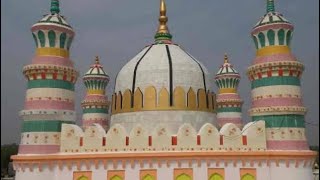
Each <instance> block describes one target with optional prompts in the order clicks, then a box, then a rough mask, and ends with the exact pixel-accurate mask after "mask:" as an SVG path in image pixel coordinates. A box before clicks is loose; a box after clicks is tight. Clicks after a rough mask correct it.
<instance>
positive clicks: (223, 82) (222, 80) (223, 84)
mask: <svg viewBox="0 0 320 180" xmlns="http://www.w3.org/2000/svg"><path fill="white" fill-rule="evenodd" d="M221 82H222V88H226V82H225V80H224V79H221Z"/></svg>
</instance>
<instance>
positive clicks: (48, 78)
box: [19, 0, 78, 154]
mask: <svg viewBox="0 0 320 180" xmlns="http://www.w3.org/2000/svg"><path fill="white" fill-rule="evenodd" d="M50 10H51V12H50V13H49V14H47V15H45V16H44V17H43V18H42V19H41V20H40V21H38V22H37V23H36V24H34V25H33V26H32V28H31V31H32V35H33V38H34V40H35V43H36V52H35V56H34V58H33V59H32V64H30V65H27V66H25V67H24V68H23V74H24V75H25V77H26V78H27V80H28V83H27V86H28V87H27V88H28V89H27V92H26V98H25V106H24V110H22V111H21V112H20V116H21V118H22V120H23V125H22V130H21V131H22V132H21V143H20V146H19V154H49V153H57V152H59V150H60V131H61V124H62V123H70V124H74V123H75V111H74V105H75V104H74V84H75V82H76V80H77V76H78V73H77V72H76V70H75V69H74V67H73V62H72V61H71V60H70V59H69V49H70V46H71V42H72V39H73V37H74V31H73V29H72V27H71V26H70V25H69V24H68V23H67V22H66V20H65V17H63V16H62V15H60V14H59V13H60V9H59V1H58V0H52V1H51V9H50Z"/></svg>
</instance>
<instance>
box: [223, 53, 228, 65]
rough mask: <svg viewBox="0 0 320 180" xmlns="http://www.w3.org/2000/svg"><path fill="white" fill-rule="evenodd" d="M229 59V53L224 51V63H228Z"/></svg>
mask: <svg viewBox="0 0 320 180" xmlns="http://www.w3.org/2000/svg"><path fill="white" fill-rule="evenodd" d="M228 62H229V59H228V55H227V53H224V63H228Z"/></svg>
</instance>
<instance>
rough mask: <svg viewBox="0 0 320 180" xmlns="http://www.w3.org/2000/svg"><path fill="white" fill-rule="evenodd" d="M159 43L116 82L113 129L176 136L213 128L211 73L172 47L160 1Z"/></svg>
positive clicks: (141, 54)
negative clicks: (184, 130) (158, 130)
mask: <svg viewBox="0 0 320 180" xmlns="http://www.w3.org/2000/svg"><path fill="white" fill-rule="evenodd" d="M160 2H161V3H160V18H159V22H160V24H159V28H158V31H157V33H156V35H155V42H154V43H153V44H151V45H148V46H146V47H144V48H143V49H142V50H141V51H140V52H139V53H138V54H137V55H136V56H135V57H134V58H132V59H131V60H130V61H129V62H128V63H127V64H126V65H124V66H123V67H122V68H121V70H120V71H119V73H118V74H117V77H116V82H115V90H114V94H113V99H112V102H113V103H112V116H111V126H112V125H114V124H121V125H123V126H124V127H125V128H126V130H127V131H128V132H129V131H131V129H132V128H133V126H134V125H135V124H141V125H143V126H144V127H145V128H146V129H147V130H150V131H152V130H153V128H154V127H156V126H157V125H158V124H161V123H164V124H166V125H168V127H169V129H170V130H171V131H172V132H177V131H178V129H179V127H180V126H181V125H183V124H184V123H190V124H191V125H193V127H195V129H196V130H199V129H200V127H202V126H203V125H204V124H205V123H214V120H215V112H214V105H213V104H214V101H215V100H214V94H213V93H212V92H211V84H210V81H209V78H210V76H209V72H208V70H207V68H206V67H205V66H204V65H202V63H201V62H199V61H198V60H197V59H196V58H194V57H193V56H192V55H190V54H189V53H188V52H187V51H186V50H184V49H183V48H182V47H181V46H179V45H177V44H174V43H172V35H171V34H170V32H169V30H168V27H167V24H166V22H167V20H168V18H167V17H166V7H165V3H164V0H161V1H160Z"/></svg>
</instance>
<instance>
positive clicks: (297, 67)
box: [247, 0, 309, 150]
mask: <svg viewBox="0 0 320 180" xmlns="http://www.w3.org/2000/svg"><path fill="white" fill-rule="evenodd" d="M292 32H293V25H292V24H291V23H290V22H289V21H287V20H286V19H285V18H284V17H283V16H282V14H280V13H278V12H275V10H274V2H273V0H267V13H266V14H265V15H264V16H263V17H262V18H261V19H260V21H259V22H258V23H257V24H256V25H255V27H254V28H253V30H252V33H251V34H252V37H253V40H254V43H255V46H256V48H257V53H256V58H255V59H254V61H253V64H252V66H250V67H249V68H248V72H247V75H248V77H249V79H250V81H251V89H252V90H251V98H252V108H251V109H250V110H249V113H250V115H251V116H252V120H253V121H258V120H264V121H265V122H266V127H267V132H266V133H267V148H268V149H274V150H306V149H309V147H308V144H307V139H306V136H305V124H304V115H305V112H306V108H305V107H304V106H303V104H302V96H301V88H300V86H301V84H300V78H301V74H302V72H303V69H304V67H303V64H301V63H300V62H298V61H297V59H296V57H295V56H294V55H293V54H292V52H291V49H290V43H291V39H292Z"/></svg>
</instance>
